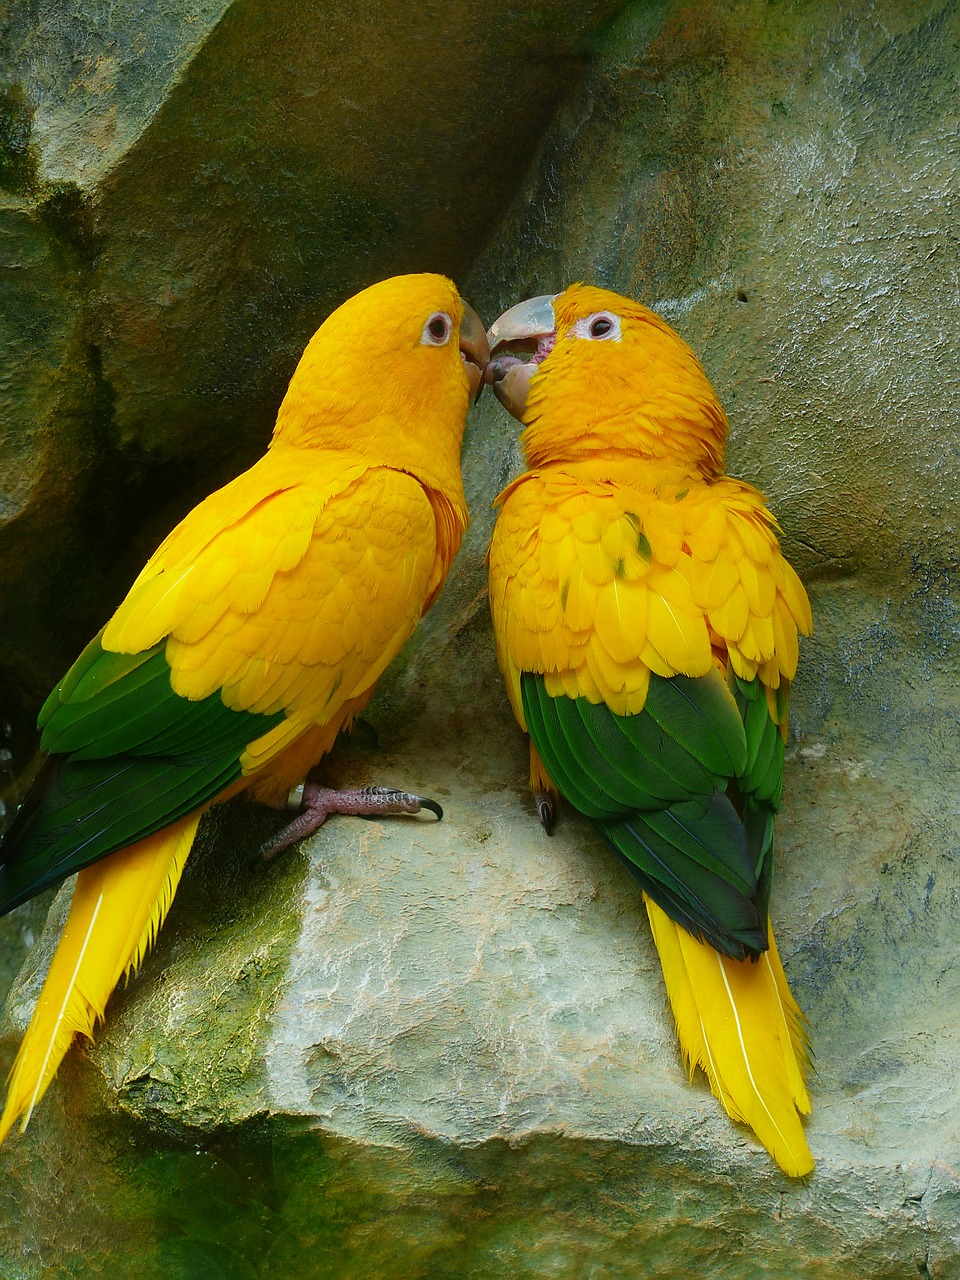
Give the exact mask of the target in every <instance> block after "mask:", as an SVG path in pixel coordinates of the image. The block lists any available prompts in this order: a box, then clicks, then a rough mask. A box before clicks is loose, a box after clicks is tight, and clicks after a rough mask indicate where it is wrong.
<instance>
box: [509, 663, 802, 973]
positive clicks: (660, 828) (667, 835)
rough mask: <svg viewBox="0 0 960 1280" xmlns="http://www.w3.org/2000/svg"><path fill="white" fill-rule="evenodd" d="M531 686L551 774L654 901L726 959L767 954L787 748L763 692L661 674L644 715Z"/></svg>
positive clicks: (719, 680) (525, 679)
mask: <svg viewBox="0 0 960 1280" xmlns="http://www.w3.org/2000/svg"><path fill="white" fill-rule="evenodd" d="M520 687H521V698H522V701H523V708H524V715H525V717H526V721H527V727H528V729H529V731H530V735H531V738H532V739H533V742H534V745H535V746H536V748H537V751H538V752H539V754H540V757H541V759H542V760H543V763H544V766H545V768H546V770H547V772H548V774H549V775H550V777H551V778H552V779H553V781H554V783H555V784H556V786H557V787H558V789H559V790H560V791H561V793H562V794H563V795H564V796H566V798H567V799H568V800H569V801H570V803H571V804H573V805H574V806H575V807H576V808H578V809H579V810H580V811H581V812H582V813H584V814H585V815H586V816H587V817H589V818H591V819H592V820H593V821H594V822H595V823H596V825H597V826H598V828H599V829H600V831H601V833H602V834H603V836H604V838H605V839H606V840H607V842H608V843H609V844H610V845H611V847H612V848H613V849H614V850H615V851H616V852H617V854H618V855H619V856H620V857H621V858H622V859H623V860H624V861H625V863H626V864H627V866H628V867H629V868H630V869H631V871H633V873H634V874H635V875H637V877H638V879H639V880H640V882H641V884H642V885H643V887H644V888H645V890H646V891H647V892H648V893H649V894H650V896H651V897H652V898H653V899H654V900H655V901H656V902H657V903H659V905H660V906H662V907H663V909H664V910H665V911H667V912H668V913H669V914H670V915H671V916H672V917H673V918H674V919H675V920H677V921H678V922H679V923H681V924H683V925H684V927H685V928H687V929H689V930H690V931H691V932H692V933H694V934H695V935H697V936H698V937H702V938H705V939H706V940H707V941H709V942H710V943H711V944H712V945H713V946H714V947H716V949H717V950H718V951H722V952H723V953H724V954H726V955H730V956H733V957H735V958H737V959H742V958H743V957H744V956H746V955H757V954H759V953H760V952H761V951H763V950H765V949H766V946H767V937H766V898H767V896H768V893H769V878H770V868H771V867H772V821H770V822H769V823H768V821H767V819H766V816H765V810H766V809H767V808H769V799H770V798H772V792H770V791H769V790H768V784H769V782H770V780H771V779H773V778H774V777H775V775H776V769H775V765H776V761H777V759H778V750H777V744H778V743H779V744H780V747H781V750H780V753H779V759H780V761H781V772H782V739H781V738H780V734H779V729H778V728H777V726H776V725H775V724H774V723H773V721H772V720H771V718H770V716H769V712H768V710H767V706H766V699H765V695H764V693H763V690H762V687H761V686H760V685H759V682H758V681H754V682H749V683H747V682H744V687H743V688H741V687H740V685H739V684H735V685H734V686H733V688H732V689H731V688H730V687H728V685H727V682H726V681H725V679H724V677H723V676H722V675H721V674H720V672H719V671H715V672H713V673H711V674H710V675H708V676H704V677H698V678H693V677H687V676H675V677H673V678H672V679H666V678H663V677H660V676H656V675H651V677H650V688H649V692H648V695H647V702H646V706H645V707H644V710H643V711H642V712H641V713H640V714H638V715H632V716H622V715H617V714H616V713H614V712H613V711H611V710H610V708H609V707H607V706H606V705H604V704H603V703H591V702H589V701H587V699H585V698H567V697H564V696H558V697H555V698H554V697H551V696H550V695H549V694H548V693H547V691H546V685H545V681H544V678H543V676H540V675H537V674H534V673H530V672H525V673H523V674H522V676H521V686H520ZM751 767H752V769H753V772H751V771H750V769H751ZM728 786H729V787H730V788H731V797H730V798H728V797H727V795H726V794H725V792H726V790H727V788H728ZM746 796H749V805H750V813H749V817H748V816H747V813H746V809H745V808H744V805H745V804H746V803H747V801H746V800H745V799H744V797H746ZM737 797H741V799H740V801H739V802H738V803H732V802H731V801H732V800H733V801H735V802H736V798H737ZM738 804H739V807H738ZM771 816H772V810H771Z"/></svg>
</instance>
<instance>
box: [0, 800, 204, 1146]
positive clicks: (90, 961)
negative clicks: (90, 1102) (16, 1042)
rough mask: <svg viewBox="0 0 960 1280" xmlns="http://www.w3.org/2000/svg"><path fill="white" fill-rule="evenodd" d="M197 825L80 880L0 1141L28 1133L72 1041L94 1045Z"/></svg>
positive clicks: (146, 943) (156, 838)
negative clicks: (109, 1005) (13, 1130)
mask: <svg viewBox="0 0 960 1280" xmlns="http://www.w3.org/2000/svg"><path fill="white" fill-rule="evenodd" d="M199 820H200V819H199V815H198V814H191V815H190V816H189V817H187V818H183V819H181V821H179V822H176V823H174V824H173V825H172V826H169V827H166V828H165V829H164V830H163V831H159V832H157V834H156V835H152V836H148V837H147V838H146V839H145V840H140V841H138V843H137V844H133V845H130V846H129V847H128V848H126V849H120V850H119V851H118V852H117V853H113V854H111V855H110V856H109V857H107V858H102V859H101V860H100V861H99V862H95V863H93V865H92V866H89V867H87V868H86V869H85V870H83V871H81V872H80V874H79V875H78V876H77V883H76V887H75V889H74V891H73V900H72V902H71V905H70V914H69V915H68V917H67V922H66V924H65V925H64V928H63V934H62V936H61V938H60V942H59V945H58V947H57V951H56V954H55V955H54V957H53V960H52V962H51V964H50V972H49V973H48V974H47V979H46V982H45V983H44V985H43V990H42V991H41V992H40V998H39V1000H38V1001H37V1007H36V1009H34V1011H33V1017H32V1018H31V1020H30V1025H29V1027H28V1028H27V1032H26V1035H25V1036H24V1038H23V1043H22V1044H21V1046H20V1050H19V1052H18V1053H17V1056H16V1059H15V1061H14V1064H13V1068H12V1070H11V1072H10V1079H9V1083H8V1087H7V1100H6V1105H5V1106H4V1109H3V1115H2V1116H0V1142H3V1140H4V1138H6V1136H7V1134H8V1133H9V1132H10V1129H11V1128H12V1127H13V1125H14V1124H15V1123H16V1121H17V1119H18V1117H19V1116H23V1123H22V1124H21V1126H20V1128H21V1131H22V1130H24V1129H26V1127H27V1125H28V1124H29V1123H30V1117H31V1115H32V1114H33V1109H34V1107H35V1106H36V1105H37V1103H38V1102H39V1101H40V1099H41V1098H42V1097H43V1094H44V1091H45V1089H46V1088H47V1085H48V1084H49V1083H50V1081H51V1080H52V1079H53V1077H54V1075H55V1074H56V1070H57V1067H58V1066H59V1065H60V1062H61V1059H62V1058H63V1055H64V1054H65V1053H66V1051H67V1050H68V1049H69V1047H70V1044H71V1042H72V1040H73V1037H74V1036H75V1035H77V1034H78V1033H79V1034H80V1035H83V1036H86V1037H87V1038H88V1039H92V1038H93V1030H94V1027H95V1026H96V1024H97V1023H98V1022H99V1021H100V1020H101V1018H102V1017H103V1013H104V1009H105V1008H106V1004H107V1001H108V1000H109V998H110V995H111V993H112V991H113V989H114V987H115V986H116V985H117V983H118V982H119V981H120V979H121V977H122V976H123V974H124V973H125V972H126V971H127V970H129V969H134V968H136V966H137V965H138V964H139V963H140V961H141V960H142V959H143V956H144V955H145V953H146V952H147V950H148V949H149V947H150V945H151V943H152V942H153V940H154V938H155V937H156V935H157V931H158V930H159V928H160V926H161V924H162V923H163V920H164V917H165V916H166V914H167V911H168V910H169V907H170V904H171V902H172V901H173V895H174V894H175V893H176V890H177V884H178V883H179V880H180V873H181V871H182V870H183V864H184V862H185V861H186V857H187V854H188V853H189V852H190V846H191V845H192V844H193V838H194V836H195V834H196V831H197V824H198V822H199Z"/></svg>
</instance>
